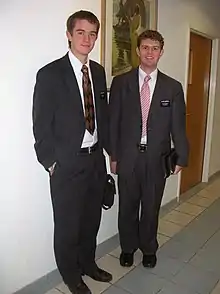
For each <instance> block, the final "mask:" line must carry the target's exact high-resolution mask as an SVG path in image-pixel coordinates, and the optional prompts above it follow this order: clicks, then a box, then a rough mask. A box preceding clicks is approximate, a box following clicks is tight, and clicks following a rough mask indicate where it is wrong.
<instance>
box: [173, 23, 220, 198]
mask: <svg viewBox="0 0 220 294" xmlns="http://www.w3.org/2000/svg"><path fill="white" fill-rule="evenodd" d="M190 33H194V34H197V35H200V36H203V37H205V38H207V39H211V40H212V54H211V72H210V85H209V96H208V108H207V122H206V136H205V147H204V158H203V170H202V182H208V180H209V163H210V154H211V138H212V130H213V120H214V106H215V96H216V81H217V68H218V49H219V40H220V39H217V38H215V37H213V36H210V35H207V34H205V33H203V32H200V31H198V30H196V29H194V28H192V27H188V32H187V38H186V52H187V55H186V63H185V84H184V85H183V89H184V94H185V99H186V98H187V91H188V69H189V53H190V51H189V47H190ZM180 185H181V173H179V174H178V186H177V200H178V201H179V200H180Z"/></svg>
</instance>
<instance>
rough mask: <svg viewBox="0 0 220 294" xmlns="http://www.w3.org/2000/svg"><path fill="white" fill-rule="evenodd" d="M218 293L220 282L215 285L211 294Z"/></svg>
mask: <svg viewBox="0 0 220 294" xmlns="http://www.w3.org/2000/svg"><path fill="white" fill-rule="evenodd" d="M219 293H220V282H218V283H217V285H216V286H215V288H214V289H213V290H212V292H211V294H219Z"/></svg>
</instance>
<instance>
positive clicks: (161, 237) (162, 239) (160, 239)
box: [109, 234, 170, 265]
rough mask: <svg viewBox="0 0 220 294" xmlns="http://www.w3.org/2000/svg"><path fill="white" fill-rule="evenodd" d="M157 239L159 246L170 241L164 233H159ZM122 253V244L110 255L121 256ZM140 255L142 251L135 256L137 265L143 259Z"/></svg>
mask: <svg viewBox="0 0 220 294" xmlns="http://www.w3.org/2000/svg"><path fill="white" fill-rule="evenodd" d="M157 240H158V243H159V247H161V246H162V245H163V244H165V243H166V242H167V241H169V240H170V238H169V237H167V236H165V235H162V234H157ZM120 254H121V247H120V246H118V247H117V248H116V249H114V250H113V251H112V252H110V253H109V255H111V256H114V257H116V258H119V257H120ZM140 256H142V255H141V252H139V251H137V252H136V253H135V256H134V262H135V264H136V265H137V264H139V263H140V262H139V261H141V259H140Z"/></svg>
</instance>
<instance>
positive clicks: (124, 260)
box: [120, 251, 134, 267]
mask: <svg viewBox="0 0 220 294" xmlns="http://www.w3.org/2000/svg"><path fill="white" fill-rule="evenodd" d="M133 263H134V252H133V253H125V252H123V251H122V253H121V255H120V265H121V266H126V267H130V266H132V265H133Z"/></svg>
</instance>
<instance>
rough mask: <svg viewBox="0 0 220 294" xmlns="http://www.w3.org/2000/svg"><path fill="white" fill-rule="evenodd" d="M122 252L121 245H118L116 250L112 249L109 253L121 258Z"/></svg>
mask: <svg viewBox="0 0 220 294" xmlns="http://www.w3.org/2000/svg"><path fill="white" fill-rule="evenodd" d="M120 254H121V247H120V246H118V247H117V248H116V249H115V250H113V251H111V252H110V253H109V255H111V256H114V257H117V258H119V257H120Z"/></svg>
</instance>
